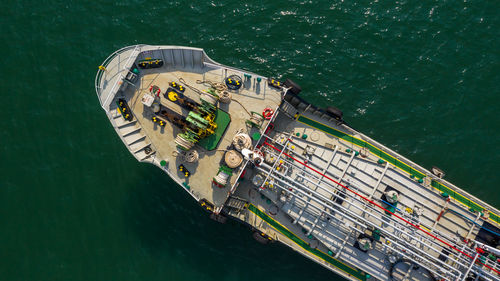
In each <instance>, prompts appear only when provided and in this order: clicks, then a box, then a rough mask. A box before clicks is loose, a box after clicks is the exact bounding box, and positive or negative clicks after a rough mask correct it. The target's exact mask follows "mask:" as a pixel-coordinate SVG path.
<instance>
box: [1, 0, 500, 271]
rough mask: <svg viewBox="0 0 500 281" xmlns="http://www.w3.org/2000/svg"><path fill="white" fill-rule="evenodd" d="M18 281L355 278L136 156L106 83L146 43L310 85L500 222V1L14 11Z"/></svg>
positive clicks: (323, 102)
mask: <svg viewBox="0 0 500 281" xmlns="http://www.w3.org/2000/svg"><path fill="white" fill-rule="evenodd" d="M0 15H1V16H0V27H1V29H0V39H1V40H0V42H1V45H0V50H1V51H2V54H3V55H2V59H1V62H2V67H1V70H0V89H1V90H0V93H1V96H2V98H1V100H0V124H1V127H0V280H3V281H14V280H51V281H54V280H82V281H84V280H85V281H87V280H148V281H153V280H186V281H187V280H204V281H210V280H214V281H215V280H217V281H222V280H252V281H254V280H272V281H277V280H287V281H291V280H297V281H299V280H300V281H303V280H342V279H341V278H340V277H338V276H337V275H335V274H334V273H331V272H329V271H327V270H326V269H324V268H322V267H321V266H320V265H317V264H315V263H313V262H311V261H309V260H307V259H305V258H303V257H302V256H300V255H298V254H296V253H294V252H293V251H292V250H289V249H288V248H286V247H285V246H282V245H281V244H278V243H275V244H272V245H266V246H264V245H261V244H258V243H256V242H255V241H254V240H253V239H252V237H251V233H250V231H249V230H248V229H247V228H245V227H242V226H239V225H238V224H236V223H228V224H224V225H222V224H218V223H216V222H214V221H212V220H210V219H209V218H208V216H207V215H206V214H205V213H204V212H203V211H202V210H201V209H200V208H199V207H198V206H197V204H196V202H194V201H193V200H192V199H191V197H189V195H188V194H186V193H184V192H183V191H181V189H180V188H179V187H178V186H176V185H175V184H174V183H173V182H172V181H171V180H170V179H169V178H168V176H167V175H166V174H163V173H162V172H161V171H160V170H159V169H157V168H154V167H153V166H151V165H148V164H140V163H138V162H136V161H135V159H134V158H133V157H132V156H131V155H130V154H129V153H128V151H127V150H126V148H125V146H124V145H123V144H122V142H121V141H120V139H119V138H118V136H117V135H116V133H115V132H114V130H113V129H112V126H111V124H110V123H109V122H108V119H107V118H106V115H105V114H104V112H103V110H102V109H101V108H100V106H99V102H98V100H97V97H96V94H95V90H94V78H95V74H96V71H97V67H98V66H99V65H100V64H101V63H102V61H104V59H105V58H106V57H107V56H108V55H109V54H111V53H112V52H113V51H115V50H117V49H119V48H121V47H124V46H127V45H133V44H137V43H145V44H165V45H186V46H194V47H200V48H204V49H205V51H206V52H207V53H208V54H209V56H210V57H212V58H213V59H214V60H216V61H218V62H220V63H223V64H226V65H232V66H235V67H239V68H243V69H248V70H250V71H253V72H256V73H259V74H262V75H265V76H276V77H280V78H291V79H293V80H295V81H296V82H297V83H298V84H299V85H301V86H302V88H303V92H302V93H301V95H302V96H303V97H304V98H306V99H307V100H308V101H310V102H312V103H314V104H316V105H320V106H327V105H334V106H336V107H339V108H341V109H342V110H343V111H344V116H345V119H346V120H347V122H348V123H349V124H350V125H351V126H353V127H354V128H356V129H357V130H359V131H362V132H364V133H366V134H367V135H369V136H371V137H372V138H374V139H376V140H378V141H379V142H381V143H383V144H385V145H387V146H389V147H391V148H393V149H395V150H396V151H398V152H399V153H401V154H402V155H404V156H406V157H408V158H410V159H412V160H414V161H415V162H417V163H419V164H421V165H422V166H424V167H427V168H430V167H431V166H433V165H436V166H438V167H440V168H442V169H443V170H444V171H445V172H446V173H447V177H446V178H447V179H448V180H449V181H451V182H453V183H455V184H456V185H458V186H460V187H462V188H464V189H465V190H467V191H469V192H471V193H472V194H474V195H476V196H478V197H479V198H481V199H484V200H485V201H487V202H488V203H490V204H491V205H493V206H496V207H500V186H499V182H500V173H499V170H500V149H499V145H500V2H499V1H405V0H403V1H375V0H374V1H326V0H325V1H297V0H294V1H262V0H260V1H244V2H241V1H227V0H223V1H199V0H195V1H185V2H182V1H139V0H136V1H125V0H123V1H71V0H68V1H44V0H41V1H11V0H6V1H1V3H0Z"/></svg>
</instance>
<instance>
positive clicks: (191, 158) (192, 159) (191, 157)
mask: <svg viewBox="0 0 500 281" xmlns="http://www.w3.org/2000/svg"><path fill="white" fill-rule="evenodd" d="M198 159H200V155H199V154H198V151H196V150H190V151H188V152H186V154H184V161H186V162H188V163H196V162H198Z"/></svg>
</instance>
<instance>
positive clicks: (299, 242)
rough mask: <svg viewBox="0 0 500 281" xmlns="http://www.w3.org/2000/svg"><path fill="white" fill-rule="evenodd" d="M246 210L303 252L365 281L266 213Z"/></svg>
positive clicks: (257, 210)
mask: <svg viewBox="0 0 500 281" xmlns="http://www.w3.org/2000/svg"><path fill="white" fill-rule="evenodd" d="M248 210H250V211H251V212H252V213H254V214H255V215H257V216H258V217H259V218H261V219H262V220H264V221H265V222H267V223H268V224H269V225H270V226H272V227H273V228H274V229H276V230H277V231H279V232H280V233H281V234H283V235H285V236H286V237H288V238H289V239H290V240H292V241H293V242H294V243H295V244H297V245H299V246H300V247H302V248H303V249H304V250H306V251H308V252H310V253H311V254H313V255H315V256H317V257H319V258H321V259H323V260H325V261H326V262H328V263H330V264H331V265H333V266H335V267H336V268H338V269H340V270H342V271H344V272H345V273H347V274H349V275H351V276H354V277H355V278H357V279H359V280H362V281H365V280H366V275H365V273H363V272H362V271H361V270H358V269H354V268H352V267H350V266H348V265H346V264H344V263H343V262H341V261H339V260H336V259H334V258H333V257H331V256H329V255H328V254H325V253H323V252H322V251H320V250H318V249H314V248H311V246H309V244H307V243H306V242H305V241H304V240H302V239H300V238H299V237H298V236H297V235H295V234H294V233H293V232H291V231H290V230H288V229H287V228H286V227H284V226H283V225H281V224H279V223H278V222H277V221H275V220H274V219H273V218H271V217H270V216H268V215H267V214H266V213H264V212H262V211H261V210H260V209H259V208H257V207H256V206H255V205H253V204H250V205H248Z"/></svg>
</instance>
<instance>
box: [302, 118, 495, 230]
mask: <svg viewBox="0 0 500 281" xmlns="http://www.w3.org/2000/svg"><path fill="white" fill-rule="evenodd" d="M297 121H299V122H301V123H303V124H306V125H308V126H310V127H313V128H315V129H318V130H320V131H323V132H325V133H327V134H330V135H332V136H334V137H337V138H339V139H343V140H345V141H348V142H350V143H352V144H355V145H358V146H361V147H366V148H368V149H369V150H370V152H372V153H373V154H374V155H376V156H378V157H379V158H381V159H383V160H385V161H387V162H389V163H391V164H392V165H394V166H396V167H398V168H400V169H401V170H403V171H406V172H407V173H409V174H410V175H414V176H415V177H417V178H423V177H425V175H424V174H423V173H421V172H419V171H417V170H415V169H412V168H411V167H410V166H408V165H406V164H405V163H403V162H402V161H400V160H398V159H396V158H394V157H392V156H391V155H389V154H387V153H386V152H384V151H382V150H380V149H379V148H377V147H375V146H374V145H372V144H371V143H368V142H366V141H364V140H360V139H358V138H356V137H354V136H351V135H349V134H346V133H344V132H341V131H339V130H336V129H334V128H332V127H329V126H326V125H324V124H322V123H320V122H317V121H314V120H312V119H309V118H307V117H305V116H302V115H300V116H299V118H298V119H297ZM431 186H432V187H434V188H436V189H438V190H439V191H441V192H446V193H448V194H449V195H450V197H452V198H453V199H455V200H457V201H458V202H460V203H462V204H464V205H465V206H467V207H469V208H472V209H474V210H475V211H483V210H484V208H483V207H481V206H479V205H478V204H477V203H475V202H473V201H471V200H470V199H468V198H467V197H465V196H463V195H462V194H460V193H456V192H455V191H453V190H452V189H450V188H448V187H447V186H445V185H443V184H441V183H439V182H437V181H435V180H432V181H431ZM490 220H491V221H493V222H496V223H497V224H500V217H499V216H498V215H497V214H495V213H490Z"/></svg>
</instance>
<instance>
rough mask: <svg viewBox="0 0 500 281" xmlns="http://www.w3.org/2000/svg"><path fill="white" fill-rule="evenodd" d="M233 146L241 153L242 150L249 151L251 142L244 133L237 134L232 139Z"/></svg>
mask: <svg viewBox="0 0 500 281" xmlns="http://www.w3.org/2000/svg"><path fill="white" fill-rule="evenodd" d="M233 145H234V148H236V150H238V151H241V150H242V149H244V148H247V149H249V148H250V147H251V146H252V140H251V139H250V136H249V135H247V134H245V133H238V134H236V135H235V136H234V138H233Z"/></svg>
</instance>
